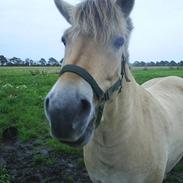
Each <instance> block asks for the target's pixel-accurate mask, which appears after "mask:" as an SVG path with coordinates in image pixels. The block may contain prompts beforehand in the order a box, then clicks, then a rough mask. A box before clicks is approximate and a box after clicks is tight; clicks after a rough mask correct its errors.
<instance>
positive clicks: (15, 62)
mask: <svg viewBox="0 0 183 183" xmlns="http://www.w3.org/2000/svg"><path fill="white" fill-rule="evenodd" d="M62 64H63V59H61V60H59V61H58V60H56V59H55V58H53V57H50V58H49V59H48V60H45V59H44V58H41V59H40V60H39V61H34V60H32V59H29V58H26V59H25V60H22V59H20V58H17V57H13V58H10V59H8V58H6V57H5V56H3V55H0V66H61V65H62ZM131 65H132V66H134V67H155V66H158V67H160V66H169V67H173V66H181V67H182V66H183V60H181V61H180V62H178V63H177V62H175V61H174V60H172V61H163V60H162V61H156V62H154V61H151V62H144V61H135V62H134V63H132V64H131Z"/></svg>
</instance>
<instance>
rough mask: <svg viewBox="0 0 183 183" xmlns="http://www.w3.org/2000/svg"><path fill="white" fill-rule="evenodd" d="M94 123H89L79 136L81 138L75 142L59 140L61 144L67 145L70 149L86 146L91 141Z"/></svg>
mask: <svg viewBox="0 0 183 183" xmlns="http://www.w3.org/2000/svg"><path fill="white" fill-rule="evenodd" d="M94 128H95V127H94V122H93V120H92V121H90V122H89V124H88V126H87V128H86V130H85V132H84V133H83V135H81V137H80V138H79V139H78V140H76V141H73V142H72V141H69V142H68V141H64V140H60V142H61V143H63V144H66V145H69V146H71V147H84V146H85V145H87V144H88V143H89V141H90V140H91V139H92V137H93V131H94Z"/></svg>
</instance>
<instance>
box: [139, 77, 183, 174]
mask: <svg viewBox="0 0 183 183" xmlns="http://www.w3.org/2000/svg"><path fill="white" fill-rule="evenodd" d="M142 86H143V87H144V88H145V89H146V90H147V91H148V92H149V93H150V94H151V95H152V96H153V97H154V98H155V99H156V100H157V101H158V102H159V103H160V105H161V106H162V107H163V108H164V109H165V111H166V114H165V115H166V117H167V119H168V126H169V131H170V133H169V135H168V162H167V168H166V172H169V171H170V170H171V169H172V168H173V167H174V166H175V165H176V163H177V162H178V161H179V160H180V159H181V158H182V156H183V78H180V77H176V76H170V77H164V78H156V79H152V80H150V81H148V82H146V83H144V84H143V85H142Z"/></svg>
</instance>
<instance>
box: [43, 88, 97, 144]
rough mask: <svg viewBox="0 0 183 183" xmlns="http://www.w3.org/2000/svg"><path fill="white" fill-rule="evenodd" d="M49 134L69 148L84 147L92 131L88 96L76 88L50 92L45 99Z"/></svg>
mask: <svg viewBox="0 0 183 183" xmlns="http://www.w3.org/2000/svg"><path fill="white" fill-rule="evenodd" d="M45 112H46V116H47V118H48V120H49V123H50V128H51V134H52V136H53V137H55V138H56V139H58V140H59V141H61V142H62V143H65V144H68V145H70V146H83V145H85V144H86V143H87V142H88V140H89V137H90V136H91V134H92V131H93V129H94V123H93V120H92V119H93V115H94V114H93V107H92V102H91V100H90V99H89V97H88V96H85V95H84V94H81V93H79V92H78V91H77V89H76V88H74V87H72V88H69V87H65V89H62V90H60V91H59V92H58V90H57V89H54V90H53V91H51V92H50V93H49V94H48V96H47V97H46V99H45Z"/></svg>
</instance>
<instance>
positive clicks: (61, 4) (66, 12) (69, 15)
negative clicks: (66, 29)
mask: <svg viewBox="0 0 183 183" xmlns="http://www.w3.org/2000/svg"><path fill="white" fill-rule="evenodd" d="M54 1H55V4H56V6H57V8H58V10H59V11H60V13H61V14H62V15H63V16H64V18H65V19H66V20H67V22H68V23H69V24H71V25H72V23H73V12H74V9H75V7H74V6H72V5H71V4H69V3H67V2H65V1H63V0H54Z"/></svg>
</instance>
